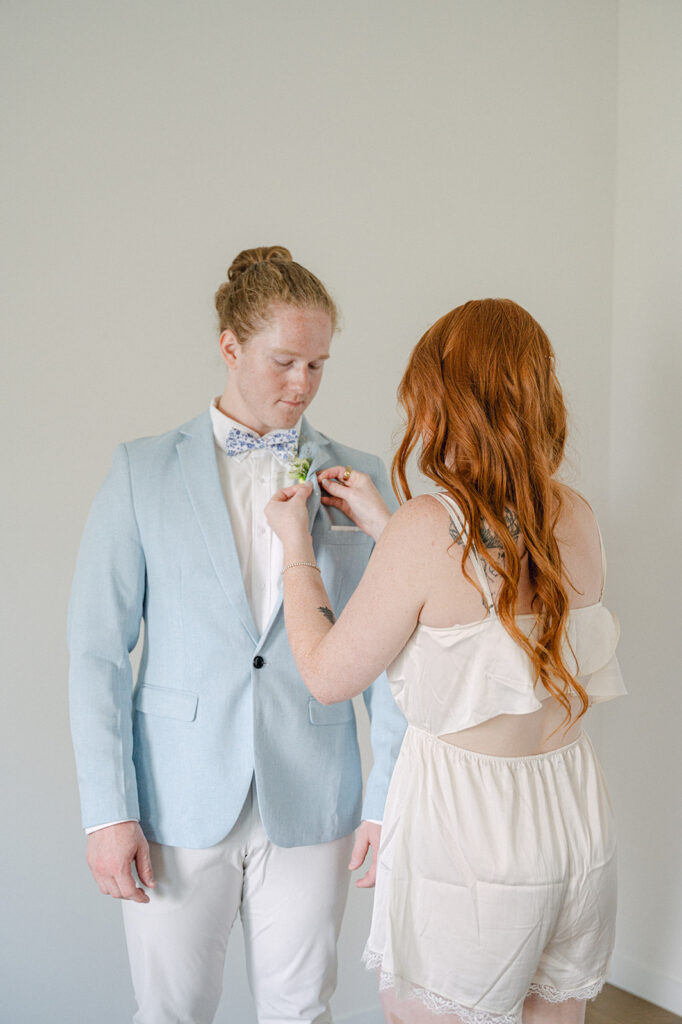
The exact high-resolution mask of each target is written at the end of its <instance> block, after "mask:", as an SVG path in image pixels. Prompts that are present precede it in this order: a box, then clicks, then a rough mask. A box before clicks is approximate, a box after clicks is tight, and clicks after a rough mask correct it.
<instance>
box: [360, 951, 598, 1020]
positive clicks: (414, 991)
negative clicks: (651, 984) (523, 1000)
mask: <svg viewBox="0 0 682 1024" xmlns="http://www.w3.org/2000/svg"><path fill="white" fill-rule="evenodd" d="M362 962H363V964H364V965H365V967H366V968H367V970H368V971H372V970H377V969H378V971H379V990H380V991H383V990H384V989H387V988H395V989H396V992H397V994H398V997H399V998H400V999H418V1000H419V1002H421V1003H422V1004H423V1005H424V1006H425V1007H426V1008H427V1009H428V1010H430V1011H431V1013H433V1014H434V1015H441V1014H446V1013H455V1014H457V1016H458V1017H459V1018H460V1019H461V1021H462V1024H521V1014H520V1013H488V1012H487V1011H485V1010H472V1009H471V1007H467V1006H462V1005H461V1003H454V1002H453V1001H452V1000H451V999H446V998H445V997H444V996H439V995H437V994H436V993H435V992H429V991H428V989H425V988H421V987H420V986H419V985H413V984H412V983H411V982H408V981H405V979H404V978H401V977H400V976H399V975H397V974H391V973H390V972H388V971H384V970H383V968H382V966H381V965H382V962H383V956H382V954H381V953H373V952H372V951H371V950H369V949H366V950H365V952H364V953H363V954H362ZM604 982H605V979H604V978H602V979H601V980H600V981H595V982H593V984H591V985H586V986H584V988H576V989H571V990H566V991H561V990H559V989H556V988H552V987H551V986H550V985H536V984H533V985H531V986H530V989H529V990H528V994H529V995H531V994H535V995H538V996H540V998H541V999H544V1000H545V1001H546V1002H548V1003H564V1002H566V1000H567V999H594V998H596V996H598V995H599V993H600V992H601V990H602V988H603V986H604Z"/></svg>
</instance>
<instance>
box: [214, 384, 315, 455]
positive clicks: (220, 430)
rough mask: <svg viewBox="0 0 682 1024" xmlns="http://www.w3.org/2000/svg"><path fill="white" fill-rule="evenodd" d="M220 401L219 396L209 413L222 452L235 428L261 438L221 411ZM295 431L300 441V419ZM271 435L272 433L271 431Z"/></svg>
mask: <svg viewBox="0 0 682 1024" xmlns="http://www.w3.org/2000/svg"><path fill="white" fill-rule="evenodd" d="M219 401H220V396H218V397H217V398H214V399H213V401H212V402H211V405H210V409H209V412H210V414H211V424H212V425H213V437H214V439H215V443H216V444H217V446H218V448H220V450H221V451H224V450H225V441H226V440H227V435H228V434H229V432H230V431H231V430H232V429H233V428H235V427H236V428H237V430H243V431H244V433H245V434H253V435H254V437H259V436H260V435H259V434H257V433H256V431H255V430H251V428H250V427H245V426H244V424H243V423H238V422H237V421H236V420H233V419H232V417H231V416H228V415H227V413H224V412H223V411H222V409H219V408H218V402H219ZM294 430H295V431H296V433H297V435H298V437H299V440H300V437H301V420H300V419H299V421H298V423H297V424H296V426H295V427H294ZM270 433H272V431H270ZM263 436H264V437H267V434H264V435H263ZM248 454H249V453H248V452H244V454H243V455H236V456H235V458H237V459H243V458H245V457H246V456H247V455H248Z"/></svg>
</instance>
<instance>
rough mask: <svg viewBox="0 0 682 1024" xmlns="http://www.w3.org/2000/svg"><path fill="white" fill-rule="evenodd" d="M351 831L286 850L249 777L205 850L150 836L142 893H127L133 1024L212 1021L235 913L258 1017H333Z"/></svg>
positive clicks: (313, 1021)
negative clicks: (264, 817)
mask: <svg viewBox="0 0 682 1024" xmlns="http://www.w3.org/2000/svg"><path fill="white" fill-rule="evenodd" d="M352 844H353V836H352V835H350V836H345V837H343V838H342V839H336V840H334V841H333V842H331V843H321V844H320V845H317V846H298V847H292V848H290V849H284V848H282V847H278V846H274V845H273V844H272V843H271V842H270V841H269V840H268V838H267V836H266V834H265V830H264V828H263V824H262V822H261V819H260V815H259V813H258V803H257V799H256V794H255V787H254V786H253V785H252V786H251V790H250V792H249V795H248V797H247V799H246V802H245V804H244V807H243V809H242V812H241V814H240V816H239V819H238V820H237V822H236V824H235V826H234V828H233V829H232V831H231V832H230V833H229V835H227V836H226V837H225V839H223V840H222V842H220V843H218V844H217V845H216V846H211V847H209V848H208V849H205V850H188V849H183V848H181V847H174V846H160V845H159V844H157V843H150V844H149V845H150V852H151V860H152V866H153V868H154V878H155V880H156V888H155V889H152V890H149V896H150V903H147V904H140V903H133V902H131V901H124V902H123V903H122V907H123V921H124V924H125V931H126V940H127V943H128V955H129V957H130V967H131V972H132V977H133V987H134V989H135V997H136V999H137V1004H138V1012H137V1013H136V1015H135V1017H134V1018H133V1020H134V1024H210V1022H211V1021H212V1020H213V1018H214V1016H215V1013H216V1010H217V1008H218V1002H219V999H220V994H221V991H222V983H223V970H224V964H225V953H226V950H227V941H228V938H229V935H230V931H231V930H232V925H233V924H234V921H235V919H236V916H237V912H238V911H239V912H240V914H241V920H242V926H243V929H244V944H245V947H246V968H247V973H248V978H249V984H250V987H251V992H252V993H253V997H254V1001H255V1003H256V1010H257V1013H258V1021H259V1024H293V1022H296V1024H302V1022H305V1024H331V1019H332V1018H331V1012H330V1009H329V1000H330V998H331V996H332V994H333V992H334V989H335V988H336V966H337V964H336V943H337V939H338V935H339V930H340V928H341V919H342V917H343V911H344V908H345V905H346V898H347V895H348V878H349V872H348V861H349V859H350V854H351V849H352Z"/></svg>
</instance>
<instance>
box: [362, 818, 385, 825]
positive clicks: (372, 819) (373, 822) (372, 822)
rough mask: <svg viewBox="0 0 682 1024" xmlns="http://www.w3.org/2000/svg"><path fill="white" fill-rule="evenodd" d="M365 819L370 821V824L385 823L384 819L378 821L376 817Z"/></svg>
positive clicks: (364, 819)
mask: <svg viewBox="0 0 682 1024" xmlns="http://www.w3.org/2000/svg"><path fill="white" fill-rule="evenodd" d="M362 820H363V821H368V822H369V823H370V825H383V821H377V820H376V818H363V819H362Z"/></svg>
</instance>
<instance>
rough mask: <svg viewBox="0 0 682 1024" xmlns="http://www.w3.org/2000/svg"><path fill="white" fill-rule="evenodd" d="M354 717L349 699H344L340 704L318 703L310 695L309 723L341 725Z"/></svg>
mask: <svg viewBox="0 0 682 1024" xmlns="http://www.w3.org/2000/svg"><path fill="white" fill-rule="evenodd" d="M354 717H355V712H354V711H353V705H352V703H351V701H349V700H344V701H341V703H340V704H320V702H319V701H318V700H315V698H314V697H311V698H310V700H309V701H308V721H309V722H310V724H311V725H343V724H344V723H345V722H351V721H352V720H353V718H354Z"/></svg>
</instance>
